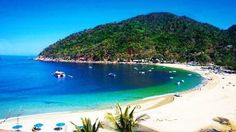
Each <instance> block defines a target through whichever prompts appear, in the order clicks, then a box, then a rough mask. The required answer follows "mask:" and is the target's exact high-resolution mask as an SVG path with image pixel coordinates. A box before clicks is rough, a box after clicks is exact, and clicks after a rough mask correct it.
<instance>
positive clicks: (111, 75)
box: [107, 73, 116, 77]
mask: <svg viewBox="0 0 236 132" xmlns="http://www.w3.org/2000/svg"><path fill="white" fill-rule="evenodd" d="M107 76H108V77H116V74H115V73H108V74H107Z"/></svg>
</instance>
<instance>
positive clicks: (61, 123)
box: [56, 122, 65, 127]
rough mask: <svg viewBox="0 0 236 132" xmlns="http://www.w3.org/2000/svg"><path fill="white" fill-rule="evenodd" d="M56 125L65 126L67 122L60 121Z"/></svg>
mask: <svg viewBox="0 0 236 132" xmlns="http://www.w3.org/2000/svg"><path fill="white" fill-rule="evenodd" d="M56 126H57V127H63V126H65V123H63V122H60V123H57V124H56Z"/></svg>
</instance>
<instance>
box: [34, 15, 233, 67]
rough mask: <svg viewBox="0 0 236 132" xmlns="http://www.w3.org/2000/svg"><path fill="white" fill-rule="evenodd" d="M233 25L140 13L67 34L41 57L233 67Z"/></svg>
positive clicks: (43, 52) (41, 54)
mask: <svg viewBox="0 0 236 132" xmlns="http://www.w3.org/2000/svg"><path fill="white" fill-rule="evenodd" d="M235 39H236V26H235V25H234V26H232V27H230V28H229V29H228V30H220V29H219V28H217V27H214V26H212V25H209V24H206V23H200V22H197V21H195V20H193V19H190V18H188V17H185V16H176V15H174V14H171V13H151V14H148V15H140V16H137V17H133V18H130V19H127V20H124V21H121V22H119V23H110V24H105V25H100V26H97V27H95V28H93V29H88V30H84V31H81V32H78V33H74V34H71V35H69V36H68V37H66V38H64V39H62V40H59V41H57V42H56V43H54V44H52V45H50V46H49V47H47V48H46V49H45V50H44V51H42V52H41V53H40V54H39V56H40V57H41V58H61V59H67V60H72V59H73V60H77V59H79V58H84V59H85V60H93V61H98V60H101V61H102V60H110V61H116V60H120V61H122V60H128V61H130V60H132V59H142V58H158V59H160V60H167V61H179V62H187V61H197V62H199V63H202V64H204V63H207V62H214V63H216V64H220V65H224V66H229V67H232V68H236V57H235V56H236V55H235V52H236V40H235Z"/></svg>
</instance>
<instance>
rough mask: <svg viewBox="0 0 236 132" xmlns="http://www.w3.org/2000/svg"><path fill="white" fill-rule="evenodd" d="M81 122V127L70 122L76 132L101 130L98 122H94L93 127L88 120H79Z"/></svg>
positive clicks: (96, 131)
mask: <svg viewBox="0 0 236 132" xmlns="http://www.w3.org/2000/svg"><path fill="white" fill-rule="evenodd" d="M81 121H82V124H83V126H82V127H80V126H79V125H76V124H75V123H73V122H71V124H73V125H74V126H75V129H76V132H98V130H99V128H102V124H101V122H100V121H98V120H96V121H95V122H94V124H93V125H92V123H91V120H90V119H89V118H81Z"/></svg>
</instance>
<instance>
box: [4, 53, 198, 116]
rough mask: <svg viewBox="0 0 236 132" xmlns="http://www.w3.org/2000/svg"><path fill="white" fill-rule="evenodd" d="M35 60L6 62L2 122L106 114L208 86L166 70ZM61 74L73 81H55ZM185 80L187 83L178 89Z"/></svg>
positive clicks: (12, 58) (10, 58) (185, 73)
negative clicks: (96, 112) (76, 113)
mask: <svg viewBox="0 0 236 132" xmlns="http://www.w3.org/2000/svg"><path fill="white" fill-rule="evenodd" d="M32 58H33V57H19V56H18V57H17V56H1V59H0V109H1V111H0V118H4V117H13V116H17V115H30V114H39V113H50V112H63V111H77V110H83V109H93V108H105V107H110V106H113V105H115V104H116V103H124V102H128V101H134V100H137V99H142V98H146V97H150V96H156V95H163V94H168V93H175V92H181V91H184V90H188V89H191V88H193V87H195V86H197V85H198V84H200V83H201V81H202V77H201V76H200V75H199V74H196V73H192V72H189V71H184V70H180V69H173V68H168V67H162V66H148V65H121V64H119V65H112V64H109V65H106V64H68V63H51V62H38V61H34V60H32ZM91 67H92V68H91ZM137 69H138V70H137ZM56 70H62V71H64V72H65V73H66V74H67V76H66V77H65V78H64V79H57V78H55V77H54V76H53V75H52V73H53V72H54V71H56ZM173 71H174V72H173ZM141 72H145V74H142V73H141ZM109 73H115V74H116V75H117V76H116V77H109V76H107V74H109ZM188 74H192V75H191V76H189V75H188ZM68 75H70V76H68ZM170 77H173V79H170ZM181 80H184V83H181V84H180V85H177V82H179V81H181Z"/></svg>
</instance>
